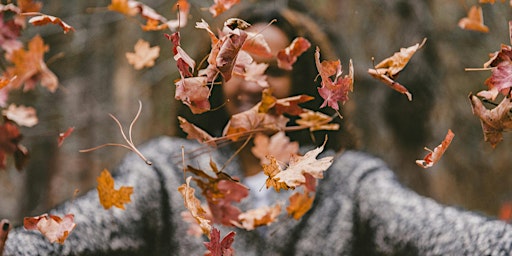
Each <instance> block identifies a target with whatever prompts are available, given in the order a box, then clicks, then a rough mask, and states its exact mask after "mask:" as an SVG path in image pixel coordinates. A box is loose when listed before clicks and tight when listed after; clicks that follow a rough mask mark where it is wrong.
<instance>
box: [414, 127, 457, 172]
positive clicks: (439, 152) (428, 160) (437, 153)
mask: <svg viewBox="0 0 512 256" xmlns="http://www.w3.org/2000/svg"><path fill="white" fill-rule="evenodd" d="M454 136H455V134H453V132H452V130H450V129H448V133H447V134H446V136H445V138H444V140H443V142H441V144H440V145H439V146H437V147H436V148H435V149H434V151H432V150H430V149H428V148H425V150H427V151H430V152H429V153H428V154H427V155H426V156H425V158H423V160H416V164H417V165H419V166H421V167H423V168H429V167H432V166H433V165H434V164H435V163H437V162H438V161H439V160H440V159H441V156H443V154H444V152H445V151H446V149H448V146H450V143H452V140H453V137H454Z"/></svg>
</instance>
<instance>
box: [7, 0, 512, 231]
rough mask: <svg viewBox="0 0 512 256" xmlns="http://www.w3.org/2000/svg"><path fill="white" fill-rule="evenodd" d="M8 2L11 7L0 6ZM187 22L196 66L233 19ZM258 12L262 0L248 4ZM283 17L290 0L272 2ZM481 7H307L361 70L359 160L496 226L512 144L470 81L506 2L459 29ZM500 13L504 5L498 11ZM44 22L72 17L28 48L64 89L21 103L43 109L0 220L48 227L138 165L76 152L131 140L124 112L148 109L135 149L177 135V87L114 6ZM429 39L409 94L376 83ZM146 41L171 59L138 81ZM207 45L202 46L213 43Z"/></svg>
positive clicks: (87, 2)
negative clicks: (118, 169)
mask: <svg viewBox="0 0 512 256" xmlns="http://www.w3.org/2000/svg"><path fill="white" fill-rule="evenodd" d="M2 2H5V1H2ZM141 2H143V3H145V4H147V5H148V6H151V7H152V8H154V9H155V10H157V11H158V12H160V13H161V14H163V15H164V16H166V17H168V18H169V19H170V18H173V17H175V15H176V12H175V11H173V10H172V6H173V4H174V3H175V1H173V0H146V1H141ZM189 2H190V3H191V4H192V8H191V12H190V17H189V24H188V25H187V26H186V27H185V28H182V30H181V34H182V41H181V42H182V46H183V47H184V48H185V50H186V51H187V52H189V53H190V54H191V55H194V52H195V51H198V50H201V49H200V48H201V47H203V44H201V43H202V42H204V40H208V39H207V38H200V37H198V35H199V34H201V35H205V33H198V32H197V30H196V29H194V24H195V22H196V21H200V19H201V18H203V19H205V20H206V21H208V22H212V23H215V22H217V23H219V22H222V21H223V20H224V19H226V18H227V17H228V15H221V16H219V17H217V18H215V19H214V18H213V17H212V16H211V14H209V13H208V12H207V7H208V6H210V5H211V4H212V3H213V0H211V1H210V0H208V1H207V0H189ZM241 2H245V3H253V4H254V5H255V8H257V4H258V3H261V2H263V1H251V0H241ZM271 2H274V3H275V4H276V6H277V5H282V4H286V3H287V2H288V1H277V0H275V1H271ZM477 2H478V1H477V0H473V1H470V0H467V1H462V0H460V1H458V0H453V1H445V0H431V1H407V0H305V1H302V3H303V4H304V5H306V6H307V7H308V10H310V11H311V14H312V15H316V16H319V17H320V18H319V19H318V21H319V22H320V23H322V24H324V26H326V27H327V28H328V29H330V30H332V31H333V32H334V33H335V34H336V35H337V36H338V37H339V38H340V43H339V45H337V47H338V48H339V49H340V52H344V53H346V54H347V55H346V56H339V58H340V59H341V62H342V64H344V65H347V63H348V60H349V59H352V60H353V62H354V65H355V84H354V93H353V94H352V95H351V100H350V101H349V103H347V104H346V105H345V106H344V112H345V118H346V119H347V120H349V121H351V122H352V123H353V126H354V127H355V130H356V131H357V133H356V134H357V136H358V139H359V142H360V149H361V150H364V151H367V152H369V153H371V154H374V155H377V156H379V157H381V158H382V159H384V160H385V161H386V162H387V163H388V164H389V166H390V167H391V168H392V169H393V170H395V171H396V173H397V175H398V177H399V179H400V180H401V181H402V182H403V183H404V184H405V185H406V186H408V187H411V188H412V189H413V190H415V191H417V192H418V193H420V194H422V195H425V196H429V197H432V198H434V199H435V200H437V201H438V202H441V203H443V204H449V205H456V206H460V207H463V208H466V209H468V210H473V211H478V212H482V213H485V214H488V215H491V216H497V215H498V213H499V210H500V207H501V205H502V204H503V203H505V202H506V201H507V200H512V193H511V192H512V189H511V188H510V184H512V170H511V168H510V166H511V164H512V158H511V152H512V135H510V134H505V139H504V141H503V142H502V143H500V144H499V145H498V146H497V147H496V148H494V149H493V148H492V147H491V146H490V145H489V144H488V143H485V142H484V141H483V135H482V131H481V126H480V122H479V120H478V118H477V117H475V116H473V114H472V112H471V106H470V103H469V100H468V94H469V93H470V92H474V93H476V92H478V91H480V90H482V89H484V81H485V79H486V78H487V77H488V76H489V75H490V72H488V71H481V72H467V71H464V68H466V67H481V66H482V65H483V63H484V62H486V61H487V60H488V54H489V53H491V52H494V51H497V50H499V49H500V44H502V43H503V44H510V38H509V30H508V20H509V19H510V18H511V17H512V16H511V14H512V8H511V7H510V6H509V5H508V3H495V4H494V5H490V4H483V5H482V7H483V14H484V22H485V24H486V25H487V26H488V27H489V28H490V32H489V33H486V34H484V33H479V32H471V31H465V30H462V29H460V28H459V27H458V26H457V22H458V21H459V19H461V18H462V17H465V16H466V14H467V11H468V10H469V8H470V6H472V5H474V4H478V3H477ZM498 2H499V1H498ZM43 3H44V7H43V9H42V12H44V13H46V14H50V15H54V16H58V17H60V18H62V19H63V20H64V21H66V22H67V23H69V24H70V25H72V26H73V27H74V28H75V30H76V31H75V32H71V33H69V34H63V33H62V31H61V29H60V28H59V27H58V26H44V27H30V28H29V29H28V30H27V31H25V32H24V35H23V37H24V38H26V39H29V38H31V37H32V36H33V35H35V34H40V35H41V36H42V37H43V38H44V40H45V42H46V43H47V44H49V45H50V51H49V52H48V53H47V54H46V56H45V57H46V59H50V58H52V59H53V60H52V61H51V62H50V63H49V64H48V65H49V68H50V69H51V70H52V71H54V72H55V73H56V74H57V76H58V77H59V79H60V87H59V89H58V90H57V91H56V92H55V93H53V94H52V93H49V92H47V91H46V90H45V89H44V88H37V89H36V90H35V91H31V92H28V93H21V92H14V93H13V94H12V96H11V100H12V101H13V102H16V103H18V104H24V105H28V106H33V107H35V108H36V109H37V111H38V116H39V119H40V121H39V124H38V125H36V126H35V127H33V128H26V129H25V128H23V129H22V131H23V134H24V135H25V137H24V139H23V141H22V143H23V144H24V145H25V146H27V147H28V148H29V150H30V152H31V159H30V162H29V164H28V166H27V167H26V168H25V169H24V170H23V171H21V172H18V171H16V170H15V169H14V168H13V167H9V168H8V169H7V170H5V171H3V170H1V171H0V218H7V219H10V220H11V221H12V222H14V223H15V224H19V223H21V220H22V218H23V217H24V216H32V215H39V214H41V213H44V212H46V211H47V210H48V209H49V208H51V207H53V206H55V205H57V204H59V203H60V202H62V201H64V200H69V199H71V198H72V197H73V195H74V192H75V190H77V189H78V190H79V194H81V193H84V192H86V191H88V190H90V189H93V188H94V187H95V186H96V177H97V176H98V175H99V173H100V172H101V171H102V170H103V169H104V168H107V169H109V170H113V169H114V168H115V166H116V165H117V164H118V163H119V161H120V160H121V159H122V157H123V156H124V155H125V154H127V153H128V151H126V150H125V149H122V148H114V147H110V148H103V149H100V150H97V151H94V152H91V153H79V152H78V151H79V150H80V149H84V148H90V147H93V146H97V145H100V144H103V143H107V142H122V138H121V135H120V133H119V131H118V128H117V125H116V124H115V123H114V121H113V120H112V119H111V118H110V117H109V116H108V113H112V114H114V115H115V116H116V117H118V118H119V119H120V121H121V122H122V123H123V124H125V125H126V126H128V125H129V123H130V121H131V120H132V118H133V116H134V115H135V113H136V111H137V108H138V100H141V102H142V104H143V109H142V115H141V117H140V119H139V121H138V122H137V124H136V125H135V127H134V131H133V137H134V140H135V142H136V143H143V142H144V141H147V140H149V139H151V138H155V137H157V136H161V135H173V134H175V132H176V130H175V121H176V119H175V111H176V107H177V104H181V103H180V102H177V101H175V100H174V84H173V81H174V80H175V79H176V78H178V77H179V74H178V72H177V70H176V68H175V62H174V60H173V59H172V52H171V44H170V42H169V41H168V40H167V39H166V38H165V37H164V36H163V33H164V32H165V33H169V31H164V32H162V31H160V32H143V31H141V29H140V27H139V24H138V23H137V22H135V21H134V20H133V19H129V18H126V17H124V16H123V15H121V14H118V13H114V12H110V11H107V9H106V6H108V4H110V1H108V0H106V1H92V0H82V1H64V0H51V1H50V0H48V1H43ZM425 37H426V38H427V43H426V45H425V46H424V47H423V48H422V49H420V50H419V51H418V53H416V55H414V57H413V58H412V60H411V62H410V63H409V64H408V66H407V67H406V69H405V70H404V71H403V72H402V74H400V77H399V78H398V81H399V82H401V83H402V84H404V85H405V86H406V87H407V88H409V90H410V91H411V93H412V94H413V101H412V102H409V101H408V100H407V99H406V97H405V96H403V95H401V94H398V93H396V92H395V91H392V90H391V89H389V88H388V87H386V86H385V85H384V84H382V83H380V82H378V81H376V80H374V79H373V78H371V77H370V76H369V75H368V74H367V73H366V71H367V69H368V68H370V67H372V66H373V62H372V57H374V58H375V61H376V62H379V61H380V60H382V59H384V58H387V57H389V56H391V55H392V54H393V53H394V52H396V51H398V50H399V49H400V48H401V47H408V46H411V45H413V44H416V43H419V42H421V41H422V40H423V38H425ZM139 38H143V39H144V40H146V41H149V42H150V43H151V45H152V46H154V45H159V46H160V47H161V51H160V57H159V58H158V59H157V63H156V65H155V66H154V67H152V68H150V69H144V70H141V71H137V70H134V69H133V67H132V66H130V65H129V64H128V62H127V60H126V58H125V53H126V52H129V51H133V46H134V45H135V43H136V42H137V40H138V39H139ZM203 39H204V40H203ZM68 127H75V131H74V132H73V134H72V135H71V136H70V137H69V138H67V139H66V141H65V142H64V144H63V145H62V147H57V140H56V137H57V135H58V133H59V132H63V131H65V130H66V129H67V128H68ZM448 129H452V130H453V132H454V133H455V138H454V140H453V143H452V145H451V146H450V148H449V149H448V151H447V152H446V154H445V155H444V156H443V158H442V160H441V161H440V162H439V163H438V164H437V165H436V166H434V167H433V168H430V169H426V170H425V169H422V168H420V167H418V166H417V165H416V164H415V160H416V159H421V158H423V157H424V155H425V154H426V153H427V152H426V151H424V150H423V147H425V146H427V147H429V148H432V149H433V148H434V147H435V146H437V145H438V144H439V143H440V142H441V140H442V139H443V138H444V136H445V134H446V132H447V130H448Z"/></svg>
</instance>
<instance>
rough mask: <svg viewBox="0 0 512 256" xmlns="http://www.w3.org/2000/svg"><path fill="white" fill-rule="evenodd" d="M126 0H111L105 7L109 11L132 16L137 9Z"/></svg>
mask: <svg viewBox="0 0 512 256" xmlns="http://www.w3.org/2000/svg"><path fill="white" fill-rule="evenodd" d="M129 2H130V1H128V0H112V2H111V3H110V5H109V6H108V7H107V8H108V9H109V10H111V11H115V12H120V13H122V14H124V15H128V16H134V15H136V14H137V13H138V12H139V11H138V10H137V8H136V7H135V6H133V5H130V4H129Z"/></svg>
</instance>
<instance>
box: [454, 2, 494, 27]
mask: <svg viewBox="0 0 512 256" xmlns="http://www.w3.org/2000/svg"><path fill="white" fill-rule="evenodd" d="M458 26H459V27H460V28H461V29H465V30H473V31H478V32H483V33H487V32H489V27H487V26H486V25H484V16H483V14H482V7H481V6H478V5H473V6H471V8H470V9H469V11H468V16H467V17H464V18H462V19H460V20H459V23H458Z"/></svg>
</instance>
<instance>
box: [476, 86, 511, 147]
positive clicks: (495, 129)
mask: <svg viewBox="0 0 512 256" xmlns="http://www.w3.org/2000/svg"><path fill="white" fill-rule="evenodd" d="M469 99H470V101H471V107H472V110H473V114H474V115H475V116H478V117H479V118H480V123H481V124H482V130H483V133H484V140H485V141H487V142H489V143H490V144H491V146H492V147H496V145H497V144H498V143H499V142H501V141H502V140H503V132H504V131H509V130H512V118H511V116H510V110H511V109H512V102H511V100H510V98H509V97H505V98H503V100H502V101H501V102H500V104H499V105H498V106H496V107H495V108H493V109H491V110H489V109H487V108H486V107H485V106H484V105H483V104H482V102H481V101H480V99H479V98H478V97H476V96H474V95H473V94H470V95H469Z"/></svg>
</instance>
